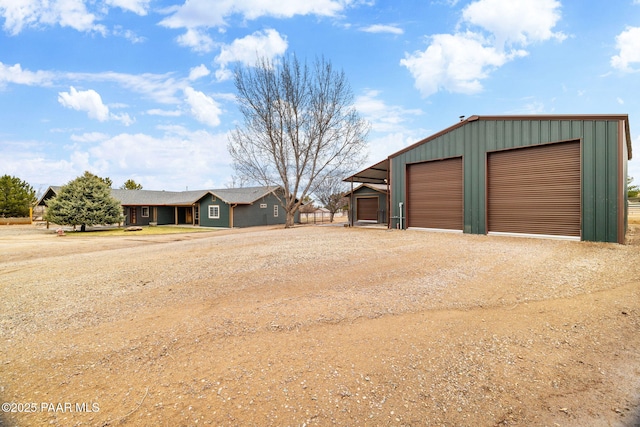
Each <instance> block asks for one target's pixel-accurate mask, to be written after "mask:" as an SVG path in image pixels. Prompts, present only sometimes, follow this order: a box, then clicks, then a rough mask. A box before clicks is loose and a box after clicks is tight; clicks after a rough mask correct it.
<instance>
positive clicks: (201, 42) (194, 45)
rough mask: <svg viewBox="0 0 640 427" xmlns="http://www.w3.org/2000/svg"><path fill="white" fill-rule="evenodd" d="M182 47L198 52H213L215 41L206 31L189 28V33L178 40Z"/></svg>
mask: <svg viewBox="0 0 640 427" xmlns="http://www.w3.org/2000/svg"><path fill="white" fill-rule="evenodd" d="M176 40H177V41H178V44H179V45H180V46H184V47H190V48H191V49H193V50H194V51H196V52H211V49H213V39H212V38H211V37H209V35H208V34H206V33H205V32H204V31H202V30H200V29H197V28H189V29H187V32H186V33H184V34H182V35H181V36H178V38H177V39H176Z"/></svg>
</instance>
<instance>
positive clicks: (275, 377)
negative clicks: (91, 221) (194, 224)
mask: <svg viewBox="0 0 640 427" xmlns="http://www.w3.org/2000/svg"><path fill="white" fill-rule="evenodd" d="M631 227H632V229H631V232H630V233H629V244H627V245H615V244H600V243H588V242H567V241H553V240H537V239H524V238H509V237H494V236H492V237H488V236H477V235H456V234H445V233H428V232H419V231H395V230H394V231H386V230H379V229H347V228H344V227H319V226H304V227H297V228H294V229H291V230H284V229H280V228H255V229H242V230H229V231H215V232H211V233H194V234H180V235H165V236H135V235H127V236H123V237H95V236H91V233H87V235H86V236H84V235H82V236H77V235H73V236H64V237H58V236H56V235H55V233H53V231H51V230H44V229H42V228H39V227H32V226H7V227H0V342H2V344H1V345H0V401H1V402H2V403H10V405H9V406H3V410H4V411H3V412H0V425H2V426H5V425H6V426H13V425H18V426H40V425H54V426H55V425H60V426H71V425H90V426H115V425H131V426H197V425H223V426H226V425H229V426H246V425H255V426H285V425H290V426H303V425H304V426H316V425H317V426H325V425H341V426H343V425H344V426H346V425H354V426H355V425H371V426H379V425H397V426H409V425H413V426H427V425H428V426H431V425H439V426H496V425H523V426H634V425H640V409H639V406H638V405H639V403H640V333H639V332H640V279H638V278H639V277H640V264H639V262H638V260H640V237H639V236H640V226H639V225H632V226H631ZM12 403H13V404H12ZM5 409H8V411H7V410H5Z"/></svg>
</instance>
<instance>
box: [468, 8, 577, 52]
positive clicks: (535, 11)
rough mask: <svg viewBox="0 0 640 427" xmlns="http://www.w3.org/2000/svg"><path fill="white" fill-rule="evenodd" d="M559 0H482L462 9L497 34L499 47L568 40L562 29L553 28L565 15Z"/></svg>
mask: <svg viewBox="0 0 640 427" xmlns="http://www.w3.org/2000/svg"><path fill="white" fill-rule="evenodd" d="M560 6H561V5H560V2H559V1H557V0H518V1H513V0H479V1H476V2H473V3H471V4H469V5H468V6H467V7H465V8H464V10H463V11H462V18H463V20H464V21H465V22H467V23H469V24H472V25H477V26H479V27H482V28H483V29H485V30H486V31H488V32H490V33H491V34H493V36H494V37H495V39H496V47H498V48H502V47H503V46H504V45H505V44H519V45H522V46H526V45H528V44H530V43H533V42H540V41H546V40H549V39H552V38H553V39H557V40H560V41H562V40H564V39H565V38H566V36H565V35H564V34H563V33H562V32H553V31H552V30H553V28H554V27H555V25H556V24H557V23H558V21H559V20H560V18H561V14H560Z"/></svg>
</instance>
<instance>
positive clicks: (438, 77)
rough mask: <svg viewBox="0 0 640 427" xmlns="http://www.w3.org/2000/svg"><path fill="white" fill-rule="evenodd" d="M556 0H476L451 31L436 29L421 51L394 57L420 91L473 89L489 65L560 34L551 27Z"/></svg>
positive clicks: (475, 90) (478, 89)
mask: <svg viewBox="0 0 640 427" xmlns="http://www.w3.org/2000/svg"><path fill="white" fill-rule="evenodd" d="M560 6H561V5H560V2H559V1H557V0H518V1H513V0H477V1H475V2H472V3H470V4H469V5H467V6H466V7H465V8H464V9H463V11H462V17H461V22H460V24H459V27H460V26H466V27H467V29H466V31H464V32H463V31H461V30H458V31H456V32H455V33H454V34H436V35H433V36H431V37H430V39H431V44H430V45H429V46H428V47H427V49H426V50H424V51H418V52H414V53H412V54H409V53H405V58H404V59H402V60H401V61H400V64H401V65H404V66H405V67H407V68H408V69H409V71H410V72H411V75H412V76H413V78H414V79H415V86H416V88H417V89H418V90H419V91H420V93H421V94H422V96H424V97H427V96H430V95H432V94H434V93H436V92H438V91H440V90H447V91H449V92H455V93H463V94H475V93H479V92H481V91H482V90H483V86H482V83H481V81H482V80H484V79H486V78H488V77H489V75H490V74H491V72H492V71H493V70H495V69H496V68H499V67H501V66H503V65H504V64H506V63H507V62H509V61H512V60H514V59H516V58H518V57H523V56H526V55H528V52H527V51H526V50H523V49H521V48H522V47H525V46H527V45H529V44H531V43H535V42H543V41H546V40H550V39H556V40H558V41H562V40H564V39H565V38H566V36H565V35H564V34H563V33H562V32H554V31H553V29H554V27H555V25H556V24H557V23H558V21H559V20H560V18H561V14H560Z"/></svg>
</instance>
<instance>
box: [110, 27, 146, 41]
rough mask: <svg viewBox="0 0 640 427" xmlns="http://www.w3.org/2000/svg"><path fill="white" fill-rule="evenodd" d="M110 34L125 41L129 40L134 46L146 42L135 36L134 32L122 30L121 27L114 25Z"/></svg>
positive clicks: (144, 39)
mask: <svg viewBox="0 0 640 427" xmlns="http://www.w3.org/2000/svg"><path fill="white" fill-rule="evenodd" d="M112 34H113V35H114V36H118V37H124V38H125V39H127V40H129V41H130V42H131V43H134V44H135V43H143V42H144V41H146V40H147V39H146V38H144V37H141V36H139V35H137V34H136V33H135V32H134V31H131V30H125V29H123V28H122V26H121V25H115V26H114V27H113V31H112Z"/></svg>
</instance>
